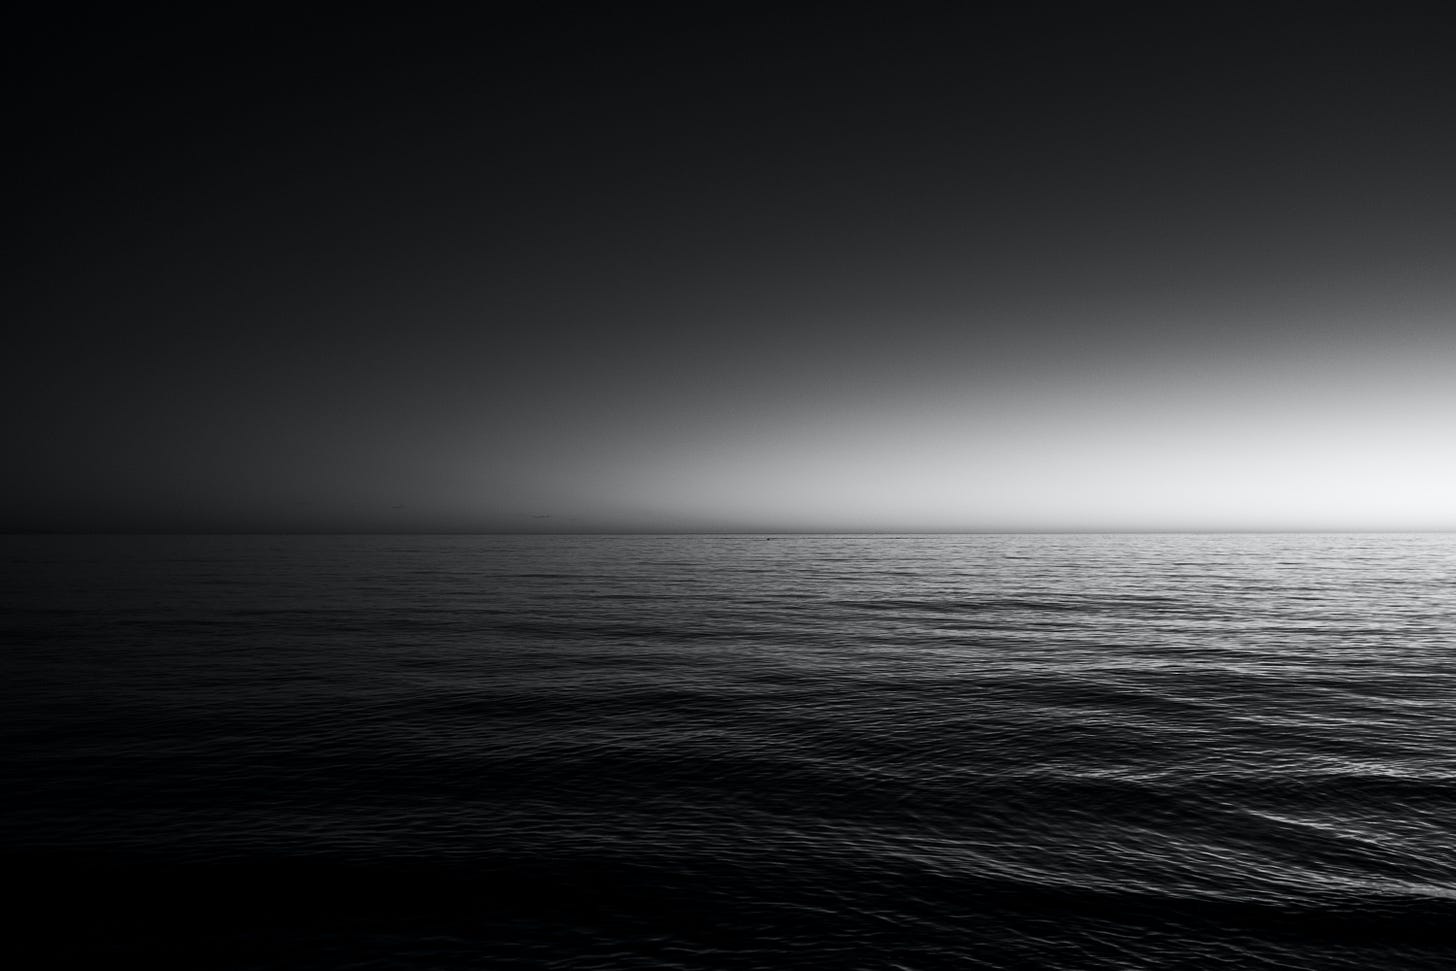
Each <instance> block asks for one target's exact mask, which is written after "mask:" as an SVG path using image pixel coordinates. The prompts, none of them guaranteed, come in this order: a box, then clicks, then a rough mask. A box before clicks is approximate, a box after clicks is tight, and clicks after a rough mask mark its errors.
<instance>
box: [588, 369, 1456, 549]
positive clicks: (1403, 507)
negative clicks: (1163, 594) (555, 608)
mask: <svg viewBox="0 0 1456 971" xmlns="http://www.w3.org/2000/svg"><path fill="white" fill-rule="evenodd" d="M1443 360H1444V359H1443V358H1440V357H1433V358H1431V357H1428V358H1417V357H1413V356H1409V355H1407V356H1404V357H1401V358H1399V359H1393V360H1386V361H1384V362H1379V361H1375V362H1372V361H1370V360H1366V359H1362V358H1359V357H1355V356H1352V357H1350V358H1348V359H1345V360H1333V361H1331V360H1308V361H1303V362H1300V361H1277V362H1274V361H1270V362H1265V363H1264V364H1263V365H1262V366H1261V365H1258V364H1252V365H1246V366H1242V367H1237V368H1235V367H1228V366H1225V367H1222V368H1212V369H1207V368H1206V369H1203V370H1201V371H1200V370H1199V369H1197V368H1183V369H1181V370H1171V369H1170V370H1166V371H1163V372H1160V373H1154V374H1143V373H1128V374H1121V375H1116V376H1114V377H1113V378H1111V379H1108V380H1097V379H1095V378H1091V377H1083V378H1081V379H1078V380H1071V379H1068V380H1066V381H1063V382H1061V383H1059V384H1058V385H1057V386H1055V387H1032V388H1022V389H1017V388H991V389H988V390H984V391H977V390H975V389H969V390H967V389H961V388H954V387H940V388H933V389H932V388H927V389H923V390H920V391H918V392H902V393H899V394H898V395H895V396H894V397H893V398H887V399H881V400H878V401H866V402H864V403H862V404H860V405H859V406H855V405H853V404H841V405H840V406H839V407H837V408H835V409H832V410H831V409H826V408H820V409H818V410H814V411H810V410H807V409H806V410H804V411H802V412H801V413H799V414H797V415H793V416H789V417H787V418H786V420H784V421H783V422H782V423H780V424H778V425H776V426H773V427H764V428H742V429H739V430H738V431H737V433H736V434H731V435H723V436H721V437H719V438H718V439H716V440H702V439H698V440H686V441H679V442H675V443H671V445H670V447H663V448H661V449H659V450H658V451H657V452H656V453H654V454H652V455H650V456H643V457H642V460H641V461H640V462H638V463H634V464H633V466H632V467H631V468H630V469H623V470H618V475H617V477H616V479H615V482H614V483H613V485H612V486H611V488H610V490H609V494H610V499H611V502H610V504H609V505H610V507H611V508H607V509H602V510H601V511H600V512H601V514H602V515H603V516H604V518H605V519H607V520H609V521H616V522H618V523H621V524H624V525H631V524H634V523H636V522H641V523H644V524H646V523H649V522H654V521H655V522H658V523H661V524H663V525H665V526H668V527H674V528H697V527H701V528H710V529H711V528H722V529H739V528H743V529H771V528H772V529H785V530H795V529H808V530H818V529H830V530H837V529H845V530H855V529H870V530H879V529H890V530H895V529H904V530H928V531H936V530H948V531H949V530H957V529H971V530H974V529H1107V530H1118V529H1212V530H1219V529H1343V528H1351V529H1392V530H1402V529H1423V528H1433V529H1444V528H1453V527H1456V489H1453V485H1456V450H1452V449H1450V448H1448V447H1444V443H1445V442H1447V441H1448V440H1449V435H1450V429H1451V428H1453V427H1456V385H1453V384H1451V383H1449V382H1448V381H1447V375H1446V374H1445V373H1444V372H1445V371H1446V370H1447V368H1446V367H1445V366H1444V364H1443Z"/></svg>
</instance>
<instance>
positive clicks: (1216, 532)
mask: <svg viewBox="0 0 1456 971" xmlns="http://www.w3.org/2000/svg"><path fill="white" fill-rule="evenodd" d="M1449 533H1456V527H1449V526H1438V527H1424V528H1422V527H1415V528H1406V529H1389V528H1358V527H1355V528H1351V527H1343V528H1313V527H1311V528H1300V527H1295V528H1286V529H1264V528H1257V527H1249V528H1225V529H1190V528H1172V527H1170V528H1144V529H1094V528H1087V529H1077V528H1046V529H943V530H942V529H869V530H836V529H797V530H796V529H761V530H759V529H669V530H651V529H632V530H606V529H603V530H592V529H588V530H545V529H539V530H527V529H466V530H458V529H433V530H431V529H427V530H368V529H359V530H355V529H284V530H267V529H234V530H226V529H225V530H206V529H13V530H0V536H1340V535H1374V536H1382V535H1383V536H1403V535H1422V534H1449Z"/></svg>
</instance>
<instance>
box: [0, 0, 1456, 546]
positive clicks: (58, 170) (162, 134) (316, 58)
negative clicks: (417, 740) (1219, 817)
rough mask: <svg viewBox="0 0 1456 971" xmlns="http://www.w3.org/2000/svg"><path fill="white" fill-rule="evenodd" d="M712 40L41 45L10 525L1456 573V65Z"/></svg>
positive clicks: (213, 38)
mask: <svg viewBox="0 0 1456 971" xmlns="http://www.w3.org/2000/svg"><path fill="white" fill-rule="evenodd" d="M685 6H686V9H684V10H679V11H675V12H669V11H662V10H657V9H653V8H648V7H634V6H632V5H625V6H623V5H613V6H612V7H610V8H607V7H606V6H603V7H602V8H601V9H598V10H595V11H593V12H590V13H583V12H581V11H576V10H572V9H570V8H569V7H567V6H564V5H563V6H554V5H534V6H531V5H527V6H525V7H523V8H519V9H517V8H513V7H506V6H503V7H502V9H503V10H506V11H508V12H507V13H500V14H497V15H495V19H494V20H491V21H485V22H483V23H480V22H473V21H469V20H465V19H459V20H454V19H451V18H447V17H443V16H438V17H437V16H426V15H416V14H399V15H396V16H395V17H394V18H388V17H385V16H383V15H380V16H379V17H378V18H377V19H369V18H366V17H363V16H354V15H351V16H343V17H340V16H324V15H317V16H315V15H312V14H309V13H306V12H304V13H300V12H299V10H298V9H297V8H295V9H293V10H292V11H291V12H289V13H288V14H287V15H286V16H282V15H279V16H270V15H269V14H267V13H266V12H260V11H259V10H257V9H254V8H249V9H248V10H247V11H246V12H243V11H239V12H235V13H234V14H232V15H230V16H228V17H227V18H224V16H223V15H222V14H220V13H218V12H216V11H209V12H208V13H206V14H201V13H199V14H195V15H192V19H185V18H184V19H178V18H177V17H176V16H174V15H170V14H169V15H168V16H167V17H162V16H161V15H160V14H152V15H147V14H138V13H136V12H135V11H123V12H116V13H112V14H110V15H108V16H109V17H110V19H107V20H92V21H86V20H83V19H80V18H78V17H76V16H66V17H62V16H61V14H59V13H57V14H55V15H54V16H53V17H52V19H50V20H45V19H43V18H44V15H36V16H35V17H34V18H33V19H32V20H31V21H27V22H26V23H24V24H23V25H22V29H21V30H20V32H19V36H20V37H21V40H20V41H19V42H18V43H19V44H20V45H21V47H22V51H23V54H22V57H21V59H20V60H21V66H22V69H23V70H22V73H23V81H22V83H21V85H20V88H19V96H18V98H17V101H18V104H17V106H16V108H15V110H14V111H13V113H12V115H11V118H10V119H9V125H10V128H11V131H12V134H14V135H16V136H17V138H16V141H17V143H18V144H19V146H20V148H19V149H17V150H16V152H15V156H16V160H17V162H18V170H19V172H20V174H19V176H17V177H15V178H16V179H17V181H16V182H15V183H13V187H14V188H17V189H18V190H19V191H18V192H17V196H18V201H17V202H16V203H15V205H14V206H13V212H12V217H13V218H12V225H14V226H16V227H17V229H18V232H17V233H16V234H15V237H14V242H13V243H12V246H11V248H10V259H9V263H10V266H11V268H12V278H13V281H14V282H13V283H12V286H11V287H10V288H9V289H10V292H11V296H10V297H9V298H8V299H9V308H8V309H9V313H8V314H7V317H9V319H10V320H11V321H12V324H13V325H14V326H13V330H14V331H15V336H13V337H11V338H9V339H8V341H7V344H8V350H7V353H6V354H5V355H4V356H3V360H0V380H3V390H0V395H3V405H4V410H3V424H0V436H3V437H0V456H3V461H4V464H5V466H6V467H7V472H6V474H5V475H4V476H3V477H0V530H8V531H33V530H39V531H202V532H219V531H220V532H237V531H243V532H247V531H260V532H273V531H304V532H312V531H323V532H335V531H362V532H417V531H422V532H449V531H466V532H476V531H482V532H491V531H528V532H529V531H565V532H602V531H604V532H614V531H649V532H676V531H750V532H752V531H765V532H769V531H773V532H779V531H790V532H792V531H831V532H876V531H887V532H898V531H931V532H939V531H962V530H967V531H976V530H991V531H1015V530H1185V529H1186V530H1206V529H1211V530H1221V529H1236V530H1244V529H1255V530H1265V529H1269V530H1279V529H1315V530H1339V529H1391V530H1407V529H1456V432H1453V429H1456V178H1453V177H1452V173H1456V62H1452V60H1451V58H1450V54H1449V52H1450V51H1451V50H1453V49H1456V36H1453V35H1456V30H1453V29H1452V28H1451V27H1450V26H1449V25H1447V24H1446V23H1443V22H1442V20H1441V19H1439V18H1437V17H1434V16H1433V17H1429V18H1427V17H1423V16H1420V15H1416V14H1410V15H1407V14H1404V13H1401V12H1400V11H1399V10H1398V9H1397V8H1394V7H1387V6H1385V5H1380V6H1376V5H1366V7H1365V10H1364V11H1363V12H1362V13H1360V14H1358V15H1349V16H1345V15H1341V14H1337V13H1332V12H1330V11H1329V10H1321V9H1317V8H1315V7H1312V6H1308V5H1306V9H1305V10H1304V11H1303V12H1293V13H1280V12H1278V11H1279V10H1280V8H1278V7H1277V6H1273V5H1268V4H1266V5H1261V6H1260V7H1257V8H1250V10H1249V11H1240V10H1238V9H1236V8H1233V7H1224V6H1221V7H1220V8H1219V9H1218V10H1201V9H1195V6H1199V5H1175V6H1176V9H1172V10H1165V11H1164V12H1163V13H1160V14H1157V15H1149V14H1147V13H1145V12H1138V13H1134V12H1132V11H1133V10H1135V9H1136V8H1129V10H1128V12H1126V13H1117V12H1116V11H1115V10H1111V8H1105V7H1102V6H1099V8H1098V9H1096V10H1090V9H1089V10H1086V11H1084V12H1083V13H1081V14H1080V15H1078V16H1076V17H1070V16H1065V15H1062V14H1059V13H1057V12H1055V11H1051V10H1044V11H1039V12H1022V13H989V14H988V13H984V12H977V11H972V10H970V9H960V8H959V7H958V6H955V5H943V6H934V7H927V8H922V9H923V10H928V11H932V13H923V12H920V11H915V12H899V9H898V8H895V9H894V10H892V8H891V7H889V6H888V5H886V6H883V7H881V9H879V10H878V11H873V12H870V13H865V14H856V13H853V12H850V11H848V10H845V9H841V8H840V7H837V6H832V5H831V6H823V7H812V6H805V7H802V8H796V11H797V12H795V13H792V14H790V13H785V12H784V11H783V10H782V9H778V10H775V9H773V8H763V9H762V10H760V11H757V12H755V11H754V10H753V9H752V8H749V7H745V6H744V5H715V4H702V5H685ZM148 18H150V19H148ZM1447 19H1448V20H1449V19H1450V18H1447Z"/></svg>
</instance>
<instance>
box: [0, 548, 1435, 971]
mask: <svg viewBox="0 0 1456 971" xmlns="http://www.w3.org/2000/svg"><path fill="white" fill-rule="evenodd" d="M0 550H3V567H0V638H3V653H0V678H3V680H0V684H3V692H4V694H3V699H0V700H3V713H0V791H3V805H0V858H3V860H4V862H5V872H6V874H7V876H8V878H9V879H8V880H7V883H8V884H9V885H10V888H11V889H12V890H13V891H15V890H18V891H19V894H18V900H17V902H15V903H12V904H10V905H8V906H7V908H6V910H7V913H8V916H9V918H10V920H9V921H8V922H7V923H8V925H9V926H8V929H6V930H4V931H3V932H0V934H3V937H4V939H5V945H6V948H7V950H9V951H11V952H12V954H16V955H20V956H21V957H23V960H20V961H18V962H17V961H16V960H11V961H9V962H8V964H9V966H10V967H16V968H20V967H41V966H85V967H103V966H108V965H111V964H116V963H122V962H126V961H133V962H135V963H137V964H138V965H139V966H144V967H153V968H155V967H163V966H166V967H186V968H196V969H202V968H229V969H242V968H257V969H265V968H266V969H274V968H371V969H396V968H400V969H403V968H408V969H436V968H488V969H499V968H508V969H515V968H523V969H524V968H549V969H562V971H565V969H572V971H575V969H592V971H609V969H719V968H724V969H730V968H731V969H740V968H741V969H800V968H826V969H898V971H930V969H940V968H969V969H977V968H985V969H1019V968H1031V969H1076V971H1090V969H1166V968H1190V969H1202V968H1219V969H1225V968H1226V969H1240V971H1244V969H1258V968H1279V969H1306V968H1307V969H1350V971H1369V969H1385V968H1400V969H1415V968H1429V969H1442V971H1445V969H1449V968H1452V967H1456V536H1453V535H1442V534H1410V535H1366V534H1351V535H1234V534H1228V535H945V536H921V535H913V536H882V535H863V536H861V535H853V536H850V535H844V536H787V535H782V536H771V537H770V536H745V535H732V536H728V535H707V536H91V537H83V536H10V537H3V538H0Z"/></svg>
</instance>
